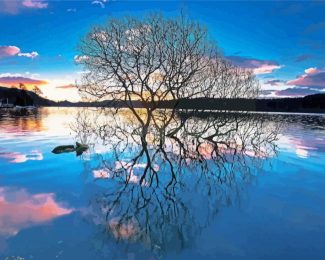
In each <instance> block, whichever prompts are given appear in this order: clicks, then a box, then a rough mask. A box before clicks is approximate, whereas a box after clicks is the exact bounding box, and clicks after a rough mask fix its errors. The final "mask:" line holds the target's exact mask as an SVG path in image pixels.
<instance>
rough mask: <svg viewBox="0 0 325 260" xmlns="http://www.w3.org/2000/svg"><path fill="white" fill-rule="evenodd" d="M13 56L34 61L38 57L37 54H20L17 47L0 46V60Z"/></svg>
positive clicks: (34, 52) (33, 52)
mask: <svg viewBox="0 0 325 260" xmlns="http://www.w3.org/2000/svg"><path fill="white" fill-rule="evenodd" d="M13 56H20V57H27V58H31V59H34V58H36V57H37V56H39V54H38V52H36V51H32V52H20V48H18V47H17V46H0V59H1V58H6V57H13Z"/></svg>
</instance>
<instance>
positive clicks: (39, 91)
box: [33, 86, 43, 95]
mask: <svg viewBox="0 0 325 260" xmlns="http://www.w3.org/2000/svg"><path fill="white" fill-rule="evenodd" d="M33 91H34V93H35V94H37V95H42V94H43V91H42V90H41V89H40V88H39V87H38V86H34V88H33Z"/></svg>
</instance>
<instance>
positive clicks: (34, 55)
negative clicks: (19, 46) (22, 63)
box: [18, 51, 39, 59]
mask: <svg viewBox="0 0 325 260" xmlns="http://www.w3.org/2000/svg"><path fill="white" fill-rule="evenodd" d="M18 56H21V57H27V58H31V59H34V58H36V57H37V56H39V54H38V52H36V51H32V52H25V53H23V52H20V53H18Z"/></svg>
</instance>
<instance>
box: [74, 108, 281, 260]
mask: <svg viewBox="0 0 325 260" xmlns="http://www.w3.org/2000/svg"><path fill="white" fill-rule="evenodd" d="M137 115H140V116H141V117H143V118H146V117H148V116H150V117H151V118H150V120H146V121H150V122H151V123H150V124H148V125H143V124H140V123H139V120H136V119H135V118H134V113H130V112H128V110H121V109H120V110H118V111H114V110H112V109H111V110H107V109H100V110H96V111H95V113H94V111H92V110H90V109H85V110H84V111H82V112H81V113H80V115H78V117H77V119H76V123H75V124H74V125H73V126H72V128H73V129H74V131H75V132H76V135H77V139H79V140H81V141H82V142H84V143H87V144H88V145H90V146H92V147H93V150H94V154H93V155H91V156H92V159H94V160H91V162H90V161H89V160H86V161H85V162H86V163H87V171H88V172H91V173H92V174H93V177H94V178H95V179H96V180H98V179H105V180H106V181H107V192H105V193H104V194H101V195H100V196H98V197H96V199H95V200H94V203H92V205H91V211H92V212H93V214H94V215H93V216H96V217H95V218H96V221H99V223H101V224H102V225H103V226H104V227H105V229H106V230H107V231H108V232H109V233H110V234H111V235H112V236H113V237H114V238H115V239H116V240H118V241H128V242H134V243H141V244H142V245H145V246H146V247H148V248H150V249H151V250H153V251H154V252H156V253H157V254H158V255H162V254H164V252H166V251H169V250H180V249H182V248H184V247H187V246H189V245H190V244H191V243H193V241H194V240H195V238H196V237H197V236H198V235H199V234H200V232H201V231H202V229H204V228H206V227H208V226H209V223H211V221H212V220H213V219H214V217H215V216H216V214H217V213H218V211H219V209H220V207H221V206H224V205H229V204H232V203H234V202H236V201H238V199H239V195H240V193H241V191H242V189H243V187H244V185H245V183H248V182H250V181H252V180H253V179H254V177H255V176H256V174H257V173H258V169H259V166H260V165H261V163H263V162H264V161H265V160H266V159H267V158H269V157H272V156H274V155H275V154H276V144H275V140H276V139H277V133H278V129H279V124H278V123H276V122H275V121H273V120H270V118H268V117H266V116H263V115H252V114H229V113H227V114H212V113H206V112H201V113H199V112H188V111H176V110H156V111H155V112H154V113H152V114H150V115H149V114H147V113H146V111H145V110H141V109H139V110H138V111H137ZM98 147H99V148H98ZM100 147H101V148H100ZM96 149H97V152H96ZM98 149H101V151H100V152H98ZM94 162H96V164H95V165H94Z"/></svg>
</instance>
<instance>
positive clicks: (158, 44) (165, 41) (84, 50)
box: [75, 15, 259, 125]
mask: <svg viewBox="0 0 325 260" xmlns="http://www.w3.org/2000/svg"><path fill="white" fill-rule="evenodd" d="M79 49H80V54H79V55H78V56H76V59H75V60H76V62H77V63H79V64H82V65H83V66H84V69H85V72H86V73H84V74H83V78H82V81H81V82H80V84H79V86H78V88H79V90H80V92H81V93H83V94H84V95H85V96H87V97H89V98H95V99H113V100H124V101H125V102H126V103H127V104H128V107H129V108H130V109H131V110H132V112H133V113H134V114H135V115H136V118H137V120H139V121H140V122H141V124H142V125H148V124H149V122H148V121H147V120H150V118H151V117H150V114H151V113H152V111H154V110H155V109H156V108H157V106H158V104H159V102H161V101H164V100H179V99H181V98H183V99H184V98H185V99H191V98H196V97H224V98H230V97H256V96H257V94H258V90H259V84H258V82H257V81H256V79H255V77H254V75H253V73H252V72H251V71H248V70H246V69H242V68H238V67H236V66H234V65H232V64H231V63H230V62H228V61H226V60H225V59H224V58H223V57H222V56H221V54H220V52H219V51H218V48H217V46H216V43H215V42H213V41H211V40H210V39H209V37H208V33H207V30H206V29H205V28H204V27H202V26H201V25H200V24H199V23H197V22H195V21H191V20H189V19H188V18H187V17H185V16H184V15H181V16H180V17H177V18H164V17H163V16H161V15H149V16H146V17H144V18H143V19H139V18H131V17H124V18H120V19H111V20H109V21H108V23H107V24H106V25H104V26H99V27H95V28H93V29H92V30H91V31H90V32H89V33H88V34H87V36H86V37H85V38H84V39H83V40H82V41H81V43H80V47H79ZM134 100H140V101H142V102H144V103H146V104H149V106H148V107H147V108H146V109H147V112H148V115H149V116H148V117H147V118H146V119H143V118H141V116H140V115H139V114H138V113H137V111H136V110H135V109H134V107H133V104H132V101H134Z"/></svg>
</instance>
